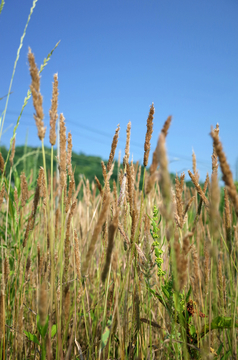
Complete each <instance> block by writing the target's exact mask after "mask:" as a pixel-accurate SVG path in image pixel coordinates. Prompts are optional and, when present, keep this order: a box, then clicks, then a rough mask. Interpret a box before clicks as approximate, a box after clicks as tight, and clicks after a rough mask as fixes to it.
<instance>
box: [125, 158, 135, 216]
mask: <svg viewBox="0 0 238 360" xmlns="http://www.w3.org/2000/svg"><path fill="white" fill-rule="evenodd" d="M126 168H127V179H128V195H129V204H130V214H131V217H132V214H133V209H134V202H133V199H134V191H133V189H134V181H133V180H134V179H133V176H132V174H131V167H130V165H129V163H127V165H126Z"/></svg>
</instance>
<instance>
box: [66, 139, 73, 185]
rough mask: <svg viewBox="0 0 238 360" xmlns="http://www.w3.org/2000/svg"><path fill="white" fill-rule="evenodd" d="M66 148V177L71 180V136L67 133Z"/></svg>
mask: <svg viewBox="0 0 238 360" xmlns="http://www.w3.org/2000/svg"><path fill="white" fill-rule="evenodd" d="M67 141H68V146H67V170H68V175H69V176H70V177H71V178H72V176H73V170H72V163H71V157H72V148H73V145H72V135H71V133H70V132H69V133H68V140H67Z"/></svg>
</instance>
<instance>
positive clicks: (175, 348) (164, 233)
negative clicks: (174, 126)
mask: <svg viewBox="0 0 238 360" xmlns="http://www.w3.org/2000/svg"><path fill="white" fill-rule="evenodd" d="M28 57H29V62H30V71H31V75H32V85H31V89H32V92H33V102H34V105H35V109H36V115H35V119H36V124H37V128H38V135H39V138H40V139H41V140H42V139H43V138H44V134H45V128H44V127H43V108H42V97H41V95H40V93H39V74H38V70H37V67H36V65H35V61H34V58H33V55H32V53H31V52H29V56H28ZM57 96H58V81H57V76H56V75H55V77H54V85H53V97H52V108H51V110H50V114H51V120H50V121H51V123H50V124H51V133H50V134H51V135H50V136H51V144H52V145H54V143H55V141H56V138H55V136H56V134H55V121H56V119H57ZM153 116H154V105H153V104H152V106H151V108H150V113H149V116H148V119H147V134H146V138H145V146H144V150H145V153H144V165H145V166H146V165H147V163H148V156H149V151H150V139H151V135H152V126H153ZM66 123H67V122H66ZM170 123H171V117H169V118H168V119H167V120H166V122H165V124H164V127H163V128H162V131H161V134H160V136H159V140H158V144H157V147H156V149H155V151H154V156H153V162H152V165H151V168H150V171H147V170H146V168H145V166H144V173H143V185H142V188H141V187H140V186H139V184H140V177H141V166H139V165H138V164H137V165H134V163H133V162H131V163H129V144H130V131H131V123H130V122H129V123H128V126H127V140H126V148H125V156H124V161H123V165H122V166H119V173H120V170H121V175H120V176H119V177H118V183H117V184H116V183H114V184H113V191H111V184H110V177H111V174H112V171H113V167H114V163H113V160H114V156H115V150H116V146H117V141H118V134H119V129H120V127H119V125H118V127H117V129H116V132H115V135H114V138H113V141H112V146H111V152H110V156H109V161H108V163H107V165H105V164H104V162H102V171H103V176H104V186H102V184H100V182H99V180H98V179H97V178H95V181H96V184H97V188H98V190H99V191H96V185H95V183H91V184H90V183H89V181H88V180H86V179H82V180H81V181H80V183H79V187H78V189H75V179H74V174H73V171H72V166H71V153H72V140H73V139H72V136H71V134H70V133H69V134H68V140H67V139H66V125H65V119H64V117H63V115H62V114H61V115H60V158H59V159H58V163H59V164H58V165H59V169H60V178H59V179H58V183H57V182H56V183H55V184H56V186H57V191H56V189H53V179H54V178H55V172H54V168H53V158H52V167H51V169H50V172H49V175H48V176H47V175H46V174H48V173H47V170H49V169H45V168H43V167H42V168H40V169H39V174H38V178H37V179H31V181H27V178H26V175H25V174H24V173H22V174H21V175H20V177H19V176H18V175H17V174H16V175H15V184H14V185H12V184H11V182H10V181H9V179H10V178H11V174H4V173H3V169H4V160H3V159H2V158H1V157H0V163H1V164H2V165H1V164H0V168H1V170H2V178H1V179H2V181H1V192H0V206H1V220H0V222H1V223H0V225H1V229H2V230H1V231H2V233H1V236H2V253H1V263H2V266H1V268H2V269H3V270H2V273H1V286H2V288H1V292H0V340H1V358H4V359H6V358H7V359H48V360H50V359H60V360H61V359H70V358H72V359H80V360H82V359H85V360H86V359H199V358H209V359H210V358H216V359H218V358H221V356H224V358H231V357H232V356H233V358H237V341H236V338H237V330H236V327H237V326H238V321H237V319H236V313H237V265H238V262H237V218H236V216H237V214H238V212H237V208H238V207H237V199H238V195H237V192H236V186H235V183H234V181H233V179H232V174H231V172H230V169H229V167H228V165H227V160H226V157H225V154H224V151H223V149H222V145H221V142H220V140H219V138H218V128H217V131H215V130H214V131H212V133H211V136H212V138H213V142H214V150H213V156H212V166H213V173H212V177H211V183H210V184H209V177H207V179H206V182H205V184H204V187H203V188H202V186H201V184H199V181H198V179H199V176H198V171H197V168H196V159H195V155H193V174H192V172H190V171H189V175H190V177H191V179H192V181H193V183H194V188H192V189H190V188H187V186H186V183H185V181H184V180H185V174H182V175H181V177H180V178H178V177H176V181H175V186H173V185H172V184H171V180H170V176H169V172H168V160H167V155H166V145H165V140H166V136H167V134H168V129H169V126H170ZM67 141H68V148H67V152H66V142H67ZM13 149H14V148H13ZM13 149H12V153H13V154H14V150H13ZM13 156H14V155H13ZM13 156H12V157H11V159H10V161H11V163H12V162H13ZM52 156H53V152H52ZM218 159H219V161H220V165H221V170H222V172H223V179H224V181H225V184H226V190H225V198H224V204H223V203H222V204H223V208H222V209H221V207H222V205H221V200H220V188H219V183H218V180H217V169H218ZM43 166H44V158H43ZM158 166H159V170H157V168H158ZM125 171H126V173H125ZM16 179H18V181H16ZM47 184H49V186H47ZM208 185H209V191H207V186H208ZM80 187H82V188H83V197H82V198H79V197H78V192H79V190H80ZM118 188H120V192H117V189H118ZM173 194H174V196H173ZM4 198H5V199H7V201H5V202H4V201H3V200H4ZM229 199H230V200H229ZM219 206H220V212H219ZM223 213H224V216H223ZM5 234H6V236H5ZM235 239H236V240H235ZM235 241H236V242H235ZM156 270H157V271H156ZM217 319H218V320H219V321H218V320H217ZM51 334H52V336H51ZM215 352H218V353H219V354H218V355H217V356H216V357H215V355H214V353H215ZM225 356H226V357H225Z"/></svg>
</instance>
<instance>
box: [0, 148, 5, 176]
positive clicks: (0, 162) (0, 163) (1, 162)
mask: <svg viewBox="0 0 238 360" xmlns="http://www.w3.org/2000/svg"><path fill="white" fill-rule="evenodd" d="M0 170H1V172H2V173H3V171H4V159H3V157H2V153H1V152H0Z"/></svg>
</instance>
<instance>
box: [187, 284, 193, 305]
mask: <svg viewBox="0 0 238 360" xmlns="http://www.w3.org/2000/svg"><path fill="white" fill-rule="evenodd" d="M191 291H192V287H191V285H190V288H189V290H188V293H187V296H186V303H187V302H188V300H189V298H190V295H191Z"/></svg>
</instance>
